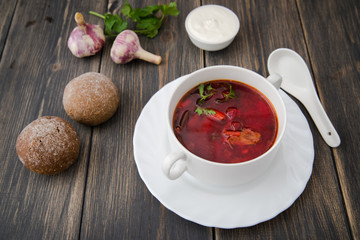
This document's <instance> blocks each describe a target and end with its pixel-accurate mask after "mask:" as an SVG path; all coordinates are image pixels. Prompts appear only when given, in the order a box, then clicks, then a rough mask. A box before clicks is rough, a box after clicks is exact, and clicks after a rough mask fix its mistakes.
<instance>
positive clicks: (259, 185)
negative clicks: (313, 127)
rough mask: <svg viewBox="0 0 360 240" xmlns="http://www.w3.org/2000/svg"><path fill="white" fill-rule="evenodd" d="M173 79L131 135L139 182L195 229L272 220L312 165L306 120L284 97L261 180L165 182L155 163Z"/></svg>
mask: <svg viewBox="0 0 360 240" xmlns="http://www.w3.org/2000/svg"><path fill="white" fill-rule="evenodd" d="M182 79H183V77H181V78H178V79H176V80H174V81H172V82H170V83H169V84H167V85H165V86H164V87H163V88H162V89H160V90H159V91H158V92H157V93H156V94H155V95H154V96H153V97H152V98H151V99H150V100H149V102H148V103H147V104H146V106H145V107H144V109H143V110H142V112H141V114H140V116H139V119H138V120H137V122H136V126H135V131H134V139H133V144H134V156H135V162H136V165H137V168H138V171H139V174H140V177H141V178H142V180H143V181H144V183H145V184H146V186H147V188H148V189H149V191H150V192H151V193H152V194H153V196H154V197H156V198H157V199H158V200H159V201H160V202H161V203H162V204H163V205H164V206H165V207H166V208H168V209H170V210H171V211H173V212H174V213H176V214H178V215H179V216H181V217H183V218H185V219H187V220H190V221H193V222H196V223H198V224H201V225H204V226H208V227H217V228H238V227H249V226H253V225H255V224H258V223H261V222H264V221H267V220H269V219H271V218H274V217H275V216H276V215H278V214H279V213H281V212H282V211H284V210H286V209H287V208H288V207H290V206H291V205H292V204H293V203H294V201H295V200H296V199H297V198H298V197H299V196H300V194H301V193H302V192H303V191H304V189H305V186H306V184H307V182H308V180H309V178H310V176H311V172H312V167H313V162H314V146H313V137H312V134H311V131H310V128H309V125H308V123H307V120H306V118H305V117H304V115H303V114H302V112H301V110H300V109H299V107H298V106H297V105H296V103H295V102H294V101H293V100H292V99H291V98H290V97H289V96H288V95H287V94H286V93H284V92H282V91H281V96H282V98H283V99H284V102H285V105H286V110H287V113H288V124H287V129H286V132H285V135H284V138H283V141H282V145H281V146H280V149H279V152H278V154H277V158H276V159H275V160H274V163H273V164H272V165H271V167H270V169H269V170H268V171H267V172H266V173H265V174H264V175H263V176H261V178H258V179H256V180H254V181H252V182H250V183H246V184H243V185H239V186H235V187H225V188H224V187H216V186H209V185H206V184H204V183H202V182H199V181H197V180H196V179H195V178H193V177H192V176H191V175H189V174H187V173H186V172H185V173H184V174H183V175H182V176H181V177H180V178H179V179H177V180H173V181H171V180H169V179H167V178H166V177H165V175H164V174H163V172H162V170H161V164H162V161H163V159H164V158H165V156H166V155H167V154H168V153H169V151H170V150H169V144H168V140H167V133H166V128H165V126H166V124H165V121H166V111H167V104H168V100H169V98H170V95H171V93H172V91H173V90H174V87H175V86H177V84H179V83H180V82H181V81H182Z"/></svg>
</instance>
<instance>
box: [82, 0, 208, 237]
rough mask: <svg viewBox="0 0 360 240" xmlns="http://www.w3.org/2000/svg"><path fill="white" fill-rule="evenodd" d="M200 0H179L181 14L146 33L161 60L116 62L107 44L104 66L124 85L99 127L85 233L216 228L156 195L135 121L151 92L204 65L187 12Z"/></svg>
mask: <svg viewBox="0 0 360 240" xmlns="http://www.w3.org/2000/svg"><path fill="white" fill-rule="evenodd" d="M120 2H121V1H120ZM156 3H158V2H156ZM159 3H160V4H161V3H165V1H159ZM130 4H131V5H132V6H133V7H144V6H147V5H149V4H155V2H154V1H130ZM198 4H199V2H185V1H182V2H178V5H179V6H178V8H179V9H180V11H181V14H180V15H179V16H178V17H176V18H175V17H169V18H167V20H166V22H165V24H164V25H163V27H162V29H161V30H160V33H159V35H158V36H157V37H156V38H154V39H147V38H145V37H143V36H140V42H141V45H142V46H143V48H144V49H146V50H148V51H150V52H153V53H156V54H159V55H161V56H162V58H163V61H162V63H161V65H160V66H157V65H153V64H151V63H147V62H143V61H140V60H134V61H132V62H130V63H127V64H125V65H116V64H114V63H113V62H112V60H111V59H110V56H109V55H110V48H111V44H110V43H108V44H107V45H106V48H105V50H104V53H103V56H102V62H101V69H100V71H101V73H103V74H105V75H107V76H109V77H111V78H112V79H113V81H114V82H115V84H116V85H117V86H118V87H119V90H120V93H121V98H120V107H119V109H118V111H117V113H116V114H115V116H114V117H113V118H112V119H110V120H109V121H108V122H106V123H104V124H103V125H101V126H99V127H96V128H95V129H94V134H93V141H92V147H91V149H92V154H91V156H90V163H89V178H88V182H87V187H86V198H85V205H84V214H83V222H82V228H81V230H82V232H81V238H82V239H212V230H211V228H205V227H202V226H199V225H197V224H194V223H191V222H189V221H186V220H184V219H182V218H180V217H179V216H177V215H175V214H174V213H172V212H170V211H169V210H167V209H166V208H165V207H164V206H162V204H160V203H159V201H158V200H157V199H155V198H154V197H153V196H152V195H151V193H150V192H149V191H148V190H147V188H146V186H145V184H144V183H143V182H142V180H141V179H140V177H139V174H138V171H137V168H136V165H135V161H134V157H133V145H132V136H133V131H134V127H135V122H136V120H137V118H138V116H139V114H140V112H141V109H142V108H143V106H144V105H145V104H146V103H147V101H148V100H149V99H150V97H151V96H152V95H153V94H155V92H156V91H158V90H159V88H161V87H162V86H163V85H165V84H166V83H168V82H170V81H172V80H173V79H175V78H177V77H179V76H180V75H183V74H187V73H189V72H192V71H194V70H196V69H198V68H200V67H202V63H203V57H202V54H201V51H200V50H198V49H195V48H193V47H192V46H191V45H190V43H189V42H185V41H184V39H185V37H186V33H185V28H184V25H183V24H184V20H185V17H186V15H187V13H188V12H189V11H190V10H191V9H193V8H194V7H195V6H197V5H198ZM190 49H191V50H190Z"/></svg>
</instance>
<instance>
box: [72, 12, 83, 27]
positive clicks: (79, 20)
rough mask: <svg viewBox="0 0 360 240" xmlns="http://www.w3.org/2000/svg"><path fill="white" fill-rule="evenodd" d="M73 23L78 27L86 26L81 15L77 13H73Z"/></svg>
mask: <svg viewBox="0 0 360 240" xmlns="http://www.w3.org/2000/svg"><path fill="white" fill-rule="evenodd" d="M75 22H76V23H77V25H78V26H84V25H85V24H86V23H85V20H84V17H83V15H82V14H81V13H79V12H77V13H75Z"/></svg>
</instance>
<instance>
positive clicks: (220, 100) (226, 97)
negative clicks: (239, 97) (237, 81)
mask: <svg viewBox="0 0 360 240" xmlns="http://www.w3.org/2000/svg"><path fill="white" fill-rule="evenodd" d="M223 95H224V98H223V99H218V100H217V102H226V101H227V100H229V98H231V99H234V98H236V94H235V92H234V90H233V89H232V85H231V84H229V92H227V93H223Z"/></svg>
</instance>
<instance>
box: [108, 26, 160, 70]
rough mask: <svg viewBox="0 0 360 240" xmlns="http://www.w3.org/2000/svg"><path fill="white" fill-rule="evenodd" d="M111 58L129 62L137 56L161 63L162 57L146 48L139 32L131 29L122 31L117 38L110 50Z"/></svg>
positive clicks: (118, 61) (121, 62)
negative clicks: (138, 34)
mask: <svg viewBox="0 0 360 240" xmlns="http://www.w3.org/2000/svg"><path fill="white" fill-rule="evenodd" d="M110 56H111V59H112V60H113V61H114V62H115V63H118V64H124V63H128V62H130V61H131V60H133V59H135V58H139V59H142V60H144V61H148V62H151V63H154V64H160V63H161V57H160V56H158V55H155V54H152V53H150V52H148V51H146V50H144V49H143V48H142V47H141V45H140V41H139V38H138V36H137V34H136V33H135V32H134V31H131V30H124V31H122V32H121V33H120V34H119V35H118V36H117V37H116V39H115V41H114V43H113V45H112V47H111V52H110Z"/></svg>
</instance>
